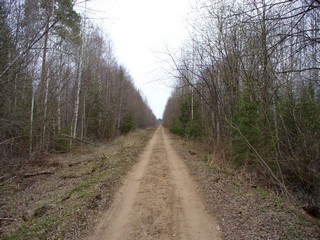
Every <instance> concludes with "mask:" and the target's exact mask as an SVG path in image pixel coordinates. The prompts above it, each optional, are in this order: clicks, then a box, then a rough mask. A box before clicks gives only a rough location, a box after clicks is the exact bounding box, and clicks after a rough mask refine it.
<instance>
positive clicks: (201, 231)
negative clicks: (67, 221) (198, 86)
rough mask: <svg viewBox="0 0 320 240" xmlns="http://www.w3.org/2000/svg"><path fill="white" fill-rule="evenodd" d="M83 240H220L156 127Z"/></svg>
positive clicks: (190, 184)
mask: <svg viewBox="0 0 320 240" xmlns="http://www.w3.org/2000/svg"><path fill="white" fill-rule="evenodd" d="M87 239H89V240H94V239H114V240H117V239H119V240H120V239H121V240H122V239H137V240H138V239H139V240H140V239H183V240H187V239H194V240H197V239H203V240H207V239H220V227H219V226H218V224H217V223H216V221H215V220H214V218H213V217H212V216H211V215H210V214H208V213H207V211H206V210H205V208H204V205H203V203H202V201H201V199H200V195H199V194H198V192H197V190H196V185H195V184H194V182H193V181H192V180H191V178H190V176H189V174H188V171H187V169H186V166H185V165H184V163H183V161H182V160H181V158H180V157H179V156H178V155H177V153H176V152H175V150H174V149H173V148H172V146H171V143H170V140H169V137H168V136H167V134H166V133H165V132H164V130H163V128H162V127H159V128H158V129H157V131H156V133H155V134H154V136H153V138H152V139H151V141H150V142H149V144H148V145H147V147H146V149H145V151H144V153H143V155H142V156H141V161H140V162H139V164H138V165H137V166H136V167H135V169H134V170H133V171H132V172H131V173H130V175H129V176H128V178H127V180H126V181H125V184H124V185H123V187H122V188H121V190H120V191H119V193H118V195H117V197H116V199H115V201H114V203H113V204H112V206H111V208H110V210H109V211H108V212H107V213H106V215H105V217H104V218H103V219H102V220H101V222H100V224H99V225H98V226H97V228H96V230H95V232H94V233H93V234H92V235H91V236H89V237H88V238H87Z"/></svg>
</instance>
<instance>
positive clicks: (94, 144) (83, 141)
mask: <svg viewBox="0 0 320 240" xmlns="http://www.w3.org/2000/svg"><path fill="white" fill-rule="evenodd" d="M61 136H64V137H66V138H70V139H73V140H76V141H78V142H81V143H85V144H90V145H93V146H96V147H99V145H98V144H96V143H93V142H89V141H85V140H81V139H79V138H74V137H72V136H69V135H66V134H61Z"/></svg>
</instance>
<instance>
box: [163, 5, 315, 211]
mask: <svg viewBox="0 0 320 240" xmlns="http://www.w3.org/2000/svg"><path fill="white" fill-rule="evenodd" d="M319 26H320V2H319V1H309V0H299V1H290V0H283V1H275V0H260V1H253V0H252V1H251V0H250V1H243V2H239V1H232V2H230V1H215V0H211V1H204V3H202V4H199V8H198V9H197V19H196V20H195V21H194V25H193V26H192V29H193V33H192V34H191V40H190V43H189V44H186V46H185V47H184V48H183V49H182V51H181V52H182V53H181V55H180V56H173V54H171V57H172V60H173V63H174V67H175V69H176V71H175V72H176V73H177V74H176V78H177V84H176V88H175V90H174V92H173V94H172V96H171V98H170V99H169V101H168V103H167V107H166V110H165V114H164V124H165V126H167V127H168V128H170V129H171V131H172V132H175V133H177V134H180V135H183V136H188V137H197V138H202V139H206V140H208V139H210V140H211V142H213V144H214V146H215V149H217V150H219V151H221V152H223V153H224V154H227V156H228V159H230V160H231V161H233V163H235V164H236V165H237V166H246V167H248V169H250V170H253V171H255V172H256V173H260V176H264V177H266V178H267V179H269V180H271V181H270V182H271V183H273V184H274V186H277V189H280V190H282V191H284V192H286V193H289V192H290V193H294V194H295V195H296V196H299V197H301V198H302V199H303V200H304V201H307V202H309V203H310V204H315V205H318V204H319V200H320V199H319V193H320V173H319V172H320V168H319V167H320V85H319V84H320V79H319V70H320V51H319V49H320V29H319Z"/></svg>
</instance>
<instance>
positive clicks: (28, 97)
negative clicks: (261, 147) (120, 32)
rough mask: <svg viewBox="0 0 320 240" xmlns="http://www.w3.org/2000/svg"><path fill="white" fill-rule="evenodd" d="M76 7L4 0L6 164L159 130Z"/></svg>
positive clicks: (1, 47) (1, 79) (1, 101)
mask: <svg viewBox="0 0 320 240" xmlns="http://www.w3.org/2000/svg"><path fill="white" fill-rule="evenodd" d="M78 2H79V1H78ZM76 4H79V3H77V1H74V0H48V1H47V0H41V1H39V0H18V1H17V0H0V158H2V159H10V158H13V157H15V158H16V157H18V158H19V157H23V158H25V157H26V156H28V158H30V159H33V158H35V157H36V156H37V155H38V154H41V153H59V152H65V151H68V150H69V149H70V148H71V147H72V146H73V145H74V144H76V143H78V142H79V141H89V142H90V141H104V140H108V139H112V138H114V137H116V136H119V135H120V134H125V133H127V132H129V131H131V130H133V129H136V128H145V127H148V126H152V125H154V124H156V119H155V116H154V115H153V113H152V111H151V110H150V108H149V106H148V104H147V101H146V100H145V99H144V97H143V96H142V94H141V93H140V92H139V90H137V88H136V87H135V85H134V83H133V79H132V78H131V76H130V74H129V73H128V71H127V70H126V68H125V67H124V66H121V65H120V64H118V62H117V60H116V58H115V56H114V53H113V48H112V43H111V40H110V39H109V37H108V35H107V34H106V33H104V32H103V31H102V30H101V29H99V27H97V26H96V25H95V24H94V23H93V22H91V21H90V19H89V18H88V17H87V16H86V8H84V7H82V8H83V9H82V11H78V12H77V11H76V9H77V8H76ZM82 5H83V3H82ZM82 5H81V6H82ZM78 9H81V8H80V7H78Z"/></svg>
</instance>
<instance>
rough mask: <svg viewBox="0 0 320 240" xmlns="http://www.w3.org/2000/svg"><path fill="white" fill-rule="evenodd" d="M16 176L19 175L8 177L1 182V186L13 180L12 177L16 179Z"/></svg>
mask: <svg viewBox="0 0 320 240" xmlns="http://www.w3.org/2000/svg"><path fill="white" fill-rule="evenodd" d="M16 177H17V176H13V177H11V178H9V179H7V180H6V181H4V182H2V183H0V186H3V185H5V184H6V183H7V182H9V181H11V180H12V179H15V178H16Z"/></svg>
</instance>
